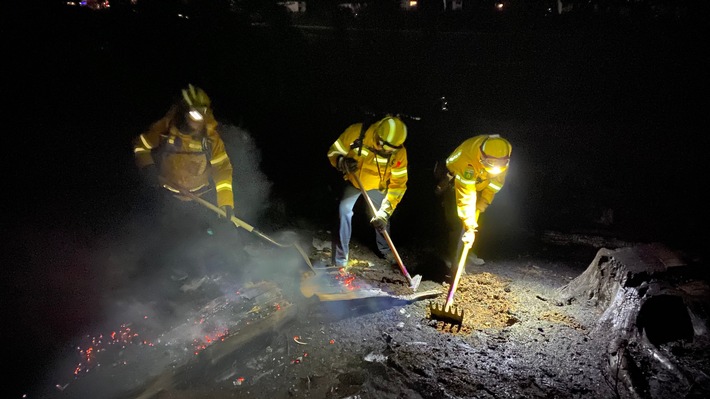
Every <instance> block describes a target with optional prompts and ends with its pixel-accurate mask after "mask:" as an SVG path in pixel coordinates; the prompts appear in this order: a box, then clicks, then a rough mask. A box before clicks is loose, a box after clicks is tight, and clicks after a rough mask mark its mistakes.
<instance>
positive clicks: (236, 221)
mask: <svg viewBox="0 0 710 399" xmlns="http://www.w3.org/2000/svg"><path fill="white" fill-rule="evenodd" d="M163 185H164V186H165V187H169V188H173V189H174V190H175V191H178V192H179V193H180V194H182V195H184V196H186V197H188V198H190V199H191V200H193V201H195V202H197V203H198V204H200V205H202V206H204V207H206V208H209V209H211V210H212V211H214V212H215V213H217V214H218V215H221V216H223V217H224V216H226V214H225V213H224V211H223V210H222V209H220V208H219V207H218V206H216V205H214V204H213V203H211V202H209V201H207V200H205V199H204V198H200V197H199V196H197V195H195V194H193V193H191V192H190V191H188V190H186V189H184V188H182V187H178V186H176V185H175V184H163ZM230 221H231V222H232V223H234V225H235V226H237V227H241V228H243V229H244V230H246V231H248V232H250V233H253V234H256V235H257V236H259V237H261V238H262V239H264V240H266V241H268V242H270V243H272V244H274V245H276V246H279V247H282V248H288V247H294V248H296V250H297V251H298V253H299V254H301V256H302V257H303V260H304V261H305V262H306V265H308V267H309V268H310V269H311V271H312V272H313V274H316V270H315V269H314V268H313V264H311V260H310V259H309V258H308V256H307V255H306V253H305V252H304V251H303V249H302V248H301V247H300V246H299V245H298V244H297V243H295V242H294V243H292V244H283V243H279V242H277V241H275V240H274V239H272V238H271V237H269V236H267V235H266V234H264V233H262V232H261V231H259V230H257V229H255V228H254V226H252V225H250V224H249V223H247V222H245V221H243V220H241V219H239V218H237V217H236V216H232V219H231V220H230Z"/></svg>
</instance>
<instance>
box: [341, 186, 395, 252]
mask: <svg viewBox="0 0 710 399" xmlns="http://www.w3.org/2000/svg"><path fill="white" fill-rule="evenodd" d="M361 194H362V193H361V191H360V189H359V188H356V187H355V186H353V185H352V184H347V185H346V186H345V188H344V189H343V195H342V197H341V198H340V205H339V206H338V217H339V222H338V235H337V237H336V240H334V241H333V247H334V249H333V263H334V264H335V265H336V266H347V264H348V255H349V253H350V237H351V236H352V231H353V226H352V219H353V208H354V207H355V203H356V202H357V199H358V198H360V195H361ZM367 195H368V196H369V197H370V199H371V200H372V203H373V205H375V209H379V207H380V205H381V204H382V200H384V198H385V196H386V193H382V192H380V191H379V190H369V191H368V192H367ZM367 208H368V209H369V206H367ZM371 217H372V215H369V210H368V217H367V219H368V220H370V218H371ZM374 230H375V241H376V243H377V249H378V250H379V251H380V254H382V256H385V255H386V254H388V253H390V252H391V250H390V247H389V245H387V240H386V239H385V237H384V235H382V233H381V232H380V231H379V230H377V229H374ZM389 231H390V225H389V222H387V233H389Z"/></svg>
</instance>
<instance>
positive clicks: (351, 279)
mask: <svg viewBox="0 0 710 399" xmlns="http://www.w3.org/2000/svg"><path fill="white" fill-rule="evenodd" d="M335 279H336V280H339V281H340V283H341V284H342V285H343V286H344V287H345V288H347V289H348V290H350V291H353V290H356V289H360V288H362V287H360V284H357V283H356V282H355V275H354V274H352V273H349V272H347V271H345V269H340V273H338V274H337V275H336V276H335Z"/></svg>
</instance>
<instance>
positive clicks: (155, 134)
mask: <svg viewBox="0 0 710 399" xmlns="http://www.w3.org/2000/svg"><path fill="white" fill-rule="evenodd" d="M176 112H177V109H176V108H175V107H173V108H171V109H170V110H169V111H168V113H167V114H165V116H164V117H163V118H161V119H160V120H158V121H157V122H155V123H153V124H152V125H151V126H150V128H149V129H148V130H147V131H146V132H144V133H143V134H141V135H140V136H138V137H136V138H135V139H134V140H133V152H134V155H135V160H136V164H137V165H138V167H139V168H144V167H146V166H149V165H152V164H157V166H158V173H159V175H160V177H161V178H162V179H164V180H165V181H166V182H168V184H170V183H171V182H172V183H174V184H176V185H178V186H180V187H183V188H185V189H187V190H189V191H191V192H196V193H204V192H205V191H206V190H208V189H210V188H212V187H211V184H212V182H211V181H210V179H211V180H212V181H213V182H214V188H215V190H216V191H217V205H218V206H220V207H221V206H224V205H229V206H231V207H234V193H233V192H232V163H231V162H230V160H229V157H228V156H227V152H226V150H225V146H224V142H223V141H222V138H221V137H220V136H219V133H218V132H217V121H216V120H215V119H214V116H213V115H212V113H211V112H210V111H208V114H207V115H206V117H205V120H206V127H205V134H204V137H194V136H191V135H187V134H183V133H181V132H180V131H179V130H178V129H177V127H176V126H175V124H174V122H173V121H174V119H175V118H174V116H175V113H176Z"/></svg>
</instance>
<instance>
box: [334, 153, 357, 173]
mask: <svg viewBox="0 0 710 399" xmlns="http://www.w3.org/2000/svg"><path fill="white" fill-rule="evenodd" d="M338 170H339V171H341V172H343V173H353V172H355V171H356V170H357V161H356V160H354V159H353V158H350V157H344V156H342V155H341V156H340V158H338Z"/></svg>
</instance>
